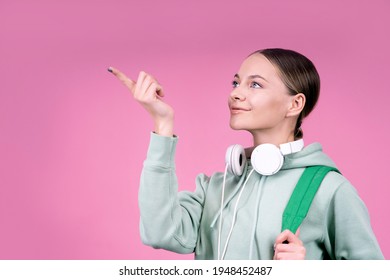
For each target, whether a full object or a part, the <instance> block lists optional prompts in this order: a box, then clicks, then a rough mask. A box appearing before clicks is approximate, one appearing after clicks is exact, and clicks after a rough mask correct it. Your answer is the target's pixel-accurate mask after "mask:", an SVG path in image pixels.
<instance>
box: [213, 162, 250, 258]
mask: <svg viewBox="0 0 390 280" xmlns="http://www.w3.org/2000/svg"><path fill="white" fill-rule="evenodd" d="M253 171H255V169H252V170H251V172H250V173H249V175H248V177H246V180H245V183H244V185H243V186H242V189H241V191H240V194H239V195H238V198H237V202H236V205H235V206H234V211H233V219H232V226H231V227H230V231H229V234H228V237H227V238H226V243H225V247H224V249H223V252H222V255H221V256H219V254H218V259H219V260H223V258H224V257H225V254H226V250H227V245H228V243H229V239H230V236H231V235H232V232H233V228H234V223H235V222H236V214H237V207H238V203H239V201H240V198H241V195H242V192H243V191H244V189H245V187H246V183H247V182H248V180H249V177H250V176H251V175H252V173H253ZM220 222H221V221H220ZM220 234H221V232H219V235H220Z"/></svg>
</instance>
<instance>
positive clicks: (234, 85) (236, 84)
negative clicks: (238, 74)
mask: <svg viewBox="0 0 390 280" xmlns="http://www.w3.org/2000/svg"><path fill="white" fill-rule="evenodd" d="M239 85H240V84H239V83H238V82H237V81H233V82H232V86H233V88H236V87H238V86H239Z"/></svg>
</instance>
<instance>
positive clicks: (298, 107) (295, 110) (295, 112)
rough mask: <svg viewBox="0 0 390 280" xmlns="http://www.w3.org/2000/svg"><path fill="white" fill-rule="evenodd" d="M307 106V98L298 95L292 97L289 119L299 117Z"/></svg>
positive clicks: (301, 94) (288, 113)
mask: <svg viewBox="0 0 390 280" xmlns="http://www.w3.org/2000/svg"><path fill="white" fill-rule="evenodd" d="M305 104H306V96H305V95H304V94H303V93H298V94H296V95H294V96H291V103H290V107H289V108H288V112H287V117H294V116H299V114H300V113H301V112H302V110H303V108H304V107H305Z"/></svg>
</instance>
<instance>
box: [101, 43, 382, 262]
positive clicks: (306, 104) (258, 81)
mask: <svg viewBox="0 0 390 280" xmlns="http://www.w3.org/2000/svg"><path fill="white" fill-rule="evenodd" d="M109 71H110V72H112V73H113V74H114V75H115V76H116V77H118V78H119V80H121V81H122V82H123V83H124V84H125V85H126V86H127V88H128V89H129V90H130V91H131V92H132V93H133V95H134V98H135V99H136V100H137V101H138V102H139V103H140V104H141V105H142V106H143V107H144V108H145V109H146V110H147V111H148V112H149V113H150V115H151V117H152V118H153V120H154V124H155V127H154V132H153V133H151V140H150V145H149V150H148V153H147V158H146V161H145V164H144V169H143V172H142V175H141V184H140V191H139V207H140V212H141V226H140V229H141V237H142V240H143V242H144V243H145V244H147V245H150V246H153V247H155V248H164V249H167V250H171V251H174V252H178V253H193V252H195V258H196V259H277V260H282V259H383V255H382V253H381V250H380V248H379V246H378V243H377V241H376V238H375V236H374V233H373V231H372V229H371V226H370V222H369V216H368V212H367V209H366V207H365V205H364V203H363V202H362V201H361V199H360V198H359V196H358V195H357V193H356V191H355V189H354V188H353V187H352V185H351V184H350V183H349V182H348V181H347V180H346V179H345V178H344V177H343V176H342V175H340V174H339V173H337V172H330V173H328V174H327V175H326V177H325V178H324V180H323V181H322V184H321V186H320V188H319V190H318V192H317V193H316V195H315V197H314V200H313V203H312V204H311V207H310V210H309V212H308V214H307V217H306V219H305V220H304V221H303V223H302V224H301V226H300V227H299V229H298V230H297V231H296V232H294V233H293V232H291V231H289V230H284V231H283V232H280V231H281V224H282V216H283V211H284V209H285V208H286V205H287V203H288V201H289V198H290V196H291V194H292V192H293V190H294V188H295V186H296V184H297V182H298V180H299V178H300V177H301V175H302V174H303V171H304V170H305V168H306V167H309V166H316V165H324V166H330V167H335V164H334V163H333V161H332V160H331V159H330V158H329V157H328V156H327V155H325V154H324V153H323V152H322V147H321V145H320V144H318V143H314V144H311V145H308V146H307V147H303V140H302V136H303V134H302V130H301V128H300V126H301V123H302V120H303V118H305V117H306V116H307V115H309V113H310V112H311V111H312V110H313V108H314V107H315V105H316V102H317V100H318V96H319V88H320V79H319V76H318V73H317V71H316V69H315V67H314V65H313V64H312V62H311V61H310V60H309V59H307V58H306V57H305V56H303V55H301V54H299V53H297V52H295V51H291V50H285V49H265V50H260V51H256V52H254V53H252V54H251V55H249V56H248V57H247V58H246V59H245V60H244V61H243V63H242V64H241V67H240V69H239V71H238V72H237V74H235V75H234V80H233V83H232V85H233V90H232V92H231V94H230V96H229V99H228V105H229V109H230V113H231V117H230V126H231V127H232V128H233V129H235V130H247V131H248V132H250V133H251V134H252V136H253V147H252V148H248V149H245V151H244V150H243V149H241V148H240V147H238V152H235V149H236V148H237V146H232V147H231V148H229V149H228V151H227V156H226V157H227V159H226V162H227V166H226V170H225V172H224V173H216V174H214V175H212V176H211V177H208V176H206V175H204V174H201V175H199V176H198V177H197V181H196V190H195V191H194V192H186V191H183V192H178V191H177V189H178V187H177V180H176V174H175V165H174V155H175V147H176V143H177V141H178V138H177V137H176V136H175V135H174V134H173V123H174V121H173V119H174V110H173V109H172V107H170V106H169V105H168V104H166V103H164V101H163V100H162V97H163V96H164V92H163V89H162V87H161V85H160V84H159V83H158V82H157V80H156V79H154V78H153V77H152V76H151V75H149V74H147V73H145V72H141V73H140V74H139V76H138V79H137V81H136V82H135V81H132V80H131V79H129V78H127V77H126V76H125V75H124V74H123V73H121V72H120V71H119V70H117V69H114V68H109ZM264 144H265V145H264ZM271 144H272V145H271ZM258 147H261V148H263V147H270V148H272V147H273V149H277V151H278V153H279V154H283V155H284V157H282V159H281V160H280V161H279V162H278V163H277V164H276V165H279V166H276V167H272V166H271V165H272V162H273V160H268V155H265V156H261V157H259V155H258V153H257V152H258ZM275 147H276V148H275ZM286 149H287V150H288V151H287V152H286ZM232 153H233V155H231V154H232ZM266 154H267V152H266ZM245 158H247V159H248V160H247V161H246V160H245ZM259 160H260V161H259ZM270 166H271V170H265V171H264V172H262V171H261V170H260V169H262V168H265V169H267V168H268V169H269V168H270ZM227 170H229V172H227ZM254 170H256V171H257V172H253V171H254Z"/></svg>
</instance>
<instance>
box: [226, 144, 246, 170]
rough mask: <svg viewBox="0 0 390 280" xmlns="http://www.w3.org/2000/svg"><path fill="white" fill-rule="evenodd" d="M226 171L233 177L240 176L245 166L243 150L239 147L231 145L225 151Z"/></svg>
mask: <svg viewBox="0 0 390 280" xmlns="http://www.w3.org/2000/svg"><path fill="white" fill-rule="evenodd" d="M225 163H226V164H227V166H228V167H227V170H228V171H229V172H230V173H232V174H234V175H235V176H241V175H242V173H243V172H244V167H245V164H246V157H245V150H244V147H243V146H241V145H232V146H230V147H229V148H228V149H227V151H226V156H225Z"/></svg>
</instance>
